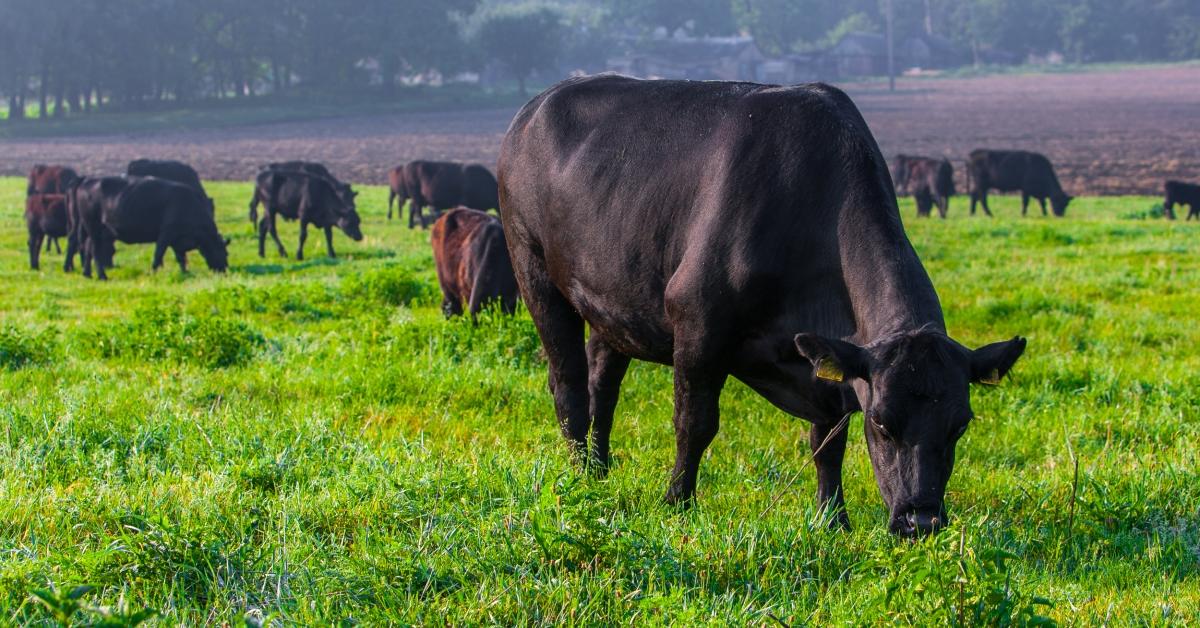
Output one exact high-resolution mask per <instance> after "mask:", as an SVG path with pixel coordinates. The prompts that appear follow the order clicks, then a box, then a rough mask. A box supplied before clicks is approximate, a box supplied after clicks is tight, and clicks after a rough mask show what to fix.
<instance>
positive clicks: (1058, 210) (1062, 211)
mask: <svg viewBox="0 0 1200 628" xmlns="http://www.w3.org/2000/svg"><path fill="white" fill-rule="evenodd" d="M1074 198H1075V197H1074V196H1071V195H1070V194H1055V195H1054V196H1051V197H1050V209H1051V210H1053V211H1054V215H1055V216H1058V217H1060V218H1061V217H1062V216H1065V215H1066V213H1067V205H1069V204H1070V203H1071V200H1072V199H1074Z"/></svg>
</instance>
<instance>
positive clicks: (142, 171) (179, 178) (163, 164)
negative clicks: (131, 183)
mask: <svg viewBox="0 0 1200 628" xmlns="http://www.w3.org/2000/svg"><path fill="white" fill-rule="evenodd" d="M125 174H126V175H127V176H130V177H157V178H159V179H165V180H167V181H173V182H175V183H178V184H180V185H185V186H187V187H189V188H192V189H193V190H195V191H197V192H199V193H200V195H201V196H203V197H204V199H205V201H206V202H207V203H208V211H209V212H212V213H213V214H215V213H216V211H217V207H216V203H215V202H214V201H213V199H212V197H210V196H209V195H208V192H206V191H205V190H204V184H203V183H201V182H200V175H199V173H197V172H196V169H195V168H192V167H191V166H189V165H187V164H185V163H183V162H182V161H173V160H169V159H135V160H134V161H131V162H129V165H128V166H126V168H125Z"/></svg>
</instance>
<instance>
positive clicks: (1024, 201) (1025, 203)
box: [1021, 192, 1044, 216]
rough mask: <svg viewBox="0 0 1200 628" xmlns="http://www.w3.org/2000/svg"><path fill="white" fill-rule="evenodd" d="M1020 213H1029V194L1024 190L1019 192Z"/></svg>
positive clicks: (1025, 214) (1024, 214) (1023, 214)
mask: <svg viewBox="0 0 1200 628" xmlns="http://www.w3.org/2000/svg"><path fill="white" fill-rule="evenodd" d="M1043 211H1044V210H1043ZM1021 215H1022V216H1027V215H1029V194H1026V193H1025V192H1021Z"/></svg>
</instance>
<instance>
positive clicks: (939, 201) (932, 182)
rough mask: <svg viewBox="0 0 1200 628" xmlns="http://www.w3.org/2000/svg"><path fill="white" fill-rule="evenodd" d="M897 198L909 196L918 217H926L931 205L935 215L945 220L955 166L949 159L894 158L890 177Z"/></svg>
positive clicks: (952, 189) (902, 156) (951, 191)
mask: <svg viewBox="0 0 1200 628" xmlns="http://www.w3.org/2000/svg"><path fill="white" fill-rule="evenodd" d="M893 179H894V180H895V183H896V192H897V193H898V194H911V195H912V197H913V199H914V200H916V202H917V215H918V216H920V217H922V218H927V217H929V214H930V212H931V210H932V209H933V207H934V205H937V208H938V215H939V216H941V217H942V218H945V217H946V212H948V211H949V210H950V197H951V196H954V166H951V165H950V160H948V159H933V158H930V157H914V156H912V155H896V173H895V176H894V177H893Z"/></svg>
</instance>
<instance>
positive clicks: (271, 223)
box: [25, 159, 517, 314]
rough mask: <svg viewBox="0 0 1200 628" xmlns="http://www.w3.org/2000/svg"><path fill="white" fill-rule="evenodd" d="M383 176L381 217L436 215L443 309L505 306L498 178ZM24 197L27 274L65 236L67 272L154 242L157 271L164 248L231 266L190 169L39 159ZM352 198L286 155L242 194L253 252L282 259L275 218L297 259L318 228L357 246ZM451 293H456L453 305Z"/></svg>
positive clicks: (423, 165)
mask: <svg viewBox="0 0 1200 628" xmlns="http://www.w3.org/2000/svg"><path fill="white" fill-rule="evenodd" d="M389 180H390V188H391V189H390V194H389V199H388V219H389V220H390V219H391V218H392V208H393V204H395V203H396V202H397V201H399V207H400V209H401V210H403V207H404V204H405V203H406V202H410V203H411V213H410V218H409V227H410V228H414V227H415V226H416V224H417V223H418V222H419V223H420V224H421V226H422V227H423V228H424V227H427V226H428V225H429V221H428V220H427V219H426V217H425V210H426V209H427V208H428V209H430V210H432V212H433V214H434V216H435V217H436V216H440V217H441V218H440V219H439V220H438V222H437V223H436V224H435V225H434V237H433V241H434V250H435V255H436V256H437V258H438V260H437V262H438V271H439V279H440V281H441V284H442V288H443V291H444V292H445V294H446V295H447V297H446V299H447V300H446V302H445V304H444V306H443V307H444V309H445V311H446V312H447V313H448V314H450V313H461V312H462V304H463V303H467V304H468V307H469V310H470V312H471V313H472V314H475V313H477V312H478V311H479V310H480V309H481V308H482V306H483V304H484V303H486V302H487V301H490V300H492V299H498V300H499V301H501V304H502V307H503V308H504V309H505V310H506V311H511V310H512V309H513V308H514V307H515V302H516V294H517V290H516V286H515V283H514V281H515V280H513V278H512V270H511V265H508V266H507V268H506V266H505V265H506V264H507V253H505V254H504V255H503V256H500V255H498V253H499V252H502V251H505V243H504V234H503V231H502V230H501V228H500V222H499V221H498V220H496V219H495V218H493V217H491V216H489V215H487V214H486V213H484V212H485V211H486V210H488V209H495V210H497V211H498V210H499V207H500V201H499V198H498V195H497V185H496V178H495V176H494V175H493V174H492V173H491V172H490V171H488V169H487V168H485V167H483V166H480V165H478V164H467V165H464V164H458V163H451V162H435V161H414V162H410V163H408V164H405V165H402V166H398V167H396V168H394V169H393V170H392V171H390V172H389ZM26 193H27V196H26V202H25V222H26V226H27V228H28V231H29V240H28V245H29V264H30V267H31V268H33V269H34V270H37V269H38V268H39V265H40V258H41V252H42V246H43V244H44V245H45V250H46V252H49V251H50V250H51V248H54V249H55V250H56V251H57V252H59V253H62V247H61V245H60V244H59V239H60V238H66V240H67V252H66V259H65V260H64V262H63V270H64V271H67V272H70V271H72V270H74V259H75V256H76V254H78V255H79V257H80V260H81V262H82V265H83V274H84V275H85V276H88V277H90V276H91V273H92V266H93V265H95V267H96V271H97V274H98V276H99V278H100V279H105V278H106V273H105V270H106V269H107V268H111V267H112V264H113V255H114V253H115V243H116V242H118V241H120V242H124V243H126V244H146V243H153V244H154V245H155V247H156V248H155V253H154V262H153V268H154V269H155V270H157V269H158V268H160V267H161V266H162V263H163V257H164V256H165V254H166V251H167V249H171V250H172V251H173V252H174V254H175V258H176V260H177V261H178V263H179V266H180V268H181V269H183V270H186V269H187V253H188V251H192V250H198V251H199V252H200V254H201V255H202V256H203V257H204V259H205V261H206V262H207V263H208V266H209V268H210V269H211V270H213V271H216V272H224V271H225V270H226V269H227V268H228V252H227V247H228V245H229V240H228V239H225V238H223V237H222V236H221V234H220V233H219V232H218V230H217V225H216V220H215V207H214V204H213V200H212V198H210V197H209V196H208V194H207V193H206V192H205V190H204V185H203V183H201V181H200V176H199V175H198V174H197V172H196V170H195V169H194V168H192V167H191V166H189V165H187V164H184V163H181V162H178V161H165V160H150V159H138V160H135V161H133V162H130V163H129V166H128V167H127V169H126V173H125V174H124V175H122V176H101V177H84V176H80V175H79V173H78V172H76V171H75V170H73V169H71V168H69V167H66V166H47V165H37V166H34V167H33V169H32V170H31V171H30V173H29V179H28V184H27V189H26ZM357 196H358V193H357V192H355V191H354V189H353V188H352V187H351V185H350V184H348V183H344V182H342V181H340V180H338V179H337V177H335V176H334V175H333V174H332V173H331V172H330V171H329V169H328V168H326V167H325V166H324V165H323V164H319V163H314V162H306V161H289V162H279V163H272V164H268V165H267V166H265V167H263V168H262V169H261V171H260V172H259V173H258V176H257V177H256V178H255V185H254V193H253V197H252V198H251V200H250V222H251V223H252V224H253V225H254V226H255V228H256V230H257V234H258V254H259V256H265V254H266V251H265V247H266V237H267V235H268V234H270V236H271V238H272V239H273V240H274V242H275V245H276V246H277V247H278V250H279V254H280V255H281V256H283V257H287V249H286V248H285V247H284V245H283V243H282V242H281V241H280V240H279V234H278V231H277V229H276V221H277V219H278V218H280V217H282V218H283V219H284V220H288V221H297V222H298V223H299V226H300V239H299V244H298V246H297V248H296V259H304V243H305V240H306V239H307V237H308V228H309V227H310V226H312V227H315V228H318V229H321V230H323V231H324V233H325V244H326V249H327V251H328V254H329V256H330V257H336V254H335V252H334V249H333V228H334V227H337V228H338V229H340V230H341V231H342V232H344V233H345V234H346V235H347V236H349V237H350V238H351V239H353V240H355V241H360V240H362V238H363V234H362V230H361V221H360V219H359V216H358V212H357V208H356V205H355V198H356V197H357ZM260 206H261V207H262V208H263V210H264V213H263V215H262V217H261V218H260V217H259V207H260ZM470 208H477V209H470ZM501 258H503V259H501ZM450 295H460V296H459V297H458V298H457V300H452V299H451V297H450Z"/></svg>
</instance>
